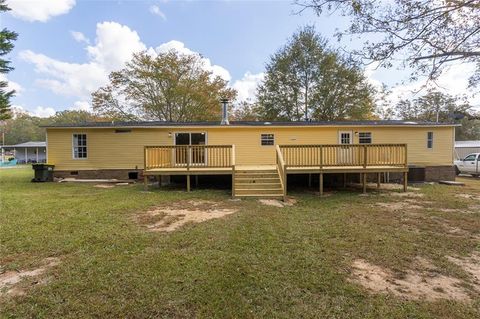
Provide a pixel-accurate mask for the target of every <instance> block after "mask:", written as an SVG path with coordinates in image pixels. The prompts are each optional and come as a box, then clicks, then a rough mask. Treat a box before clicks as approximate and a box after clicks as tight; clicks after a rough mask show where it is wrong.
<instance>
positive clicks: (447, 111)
mask: <svg viewBox="0 0 480 319" xmlns="http://www.w3.org/2000/svg"><path fill="white" fill-rule="evenodd" d="M396 112H397V116H398V117H399V118H401V119H403V120H415V121H427V122H455V123H457V124H461V126H460V127H456V129H455V130H456V131H455V137H456V140H469V139H473V140H476V139H480V121H478V114H477V113H476V112H475V110H474V109H473V107H472V106H471V105H470V104H469V103H468V102H467V101H466V100H463V99H461V98H459V97H455V96H451V95H448V94H445V93H441V92H438V91H434V90H431V91H429V92H427V93H426V94H425V95H423V96H420V97H418V98H416V99H414V100H400V101H399V102H398V103H397V105H396Z"/></svg>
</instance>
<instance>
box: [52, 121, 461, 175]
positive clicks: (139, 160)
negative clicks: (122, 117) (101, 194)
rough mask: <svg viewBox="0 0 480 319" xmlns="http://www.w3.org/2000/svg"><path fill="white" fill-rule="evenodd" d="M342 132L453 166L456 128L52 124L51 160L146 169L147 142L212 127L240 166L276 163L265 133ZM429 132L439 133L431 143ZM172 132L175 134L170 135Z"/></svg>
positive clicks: (317, 140)
mask: <svg viewBox="0 0 480 319" xmlns="http://www.w3.org/2000/svg"><path fill="white" fill-rule="evenodd" d="M340 131H351V132H352V133H353V137H354V141H353V142H354V143H358V135H357V134H355V133H356V132H372V143H375V144H379V143H407V145H408V161H409V164H410V165H416V166H451V165H453V139H454V137H453V133H454V128H453V127H376V126H371V127H273V126H272V127H265V126H262V127H205V128H193V129H190V128H132V129H131V132H129V133H115V129H113V128H97V129H91V128H90V129H51V128H50V129H48V130H47V134H48V146H47V147H48V152H47V154H48V162H49V163H52V164H55V169H56V170H60V171H61V170H99V169H127V170H135V169H143V147H144V146H145V145H173V144H174V136H175V133H176V132H206V133H207V144H210V145H231V144H235V148H236V164H237V165H264V164H274V163H275V147H274V146H262V145H261V143H260V135H261V134H262V133H271V134H274V135H275V144H280V145H281V144H337V143H338V134H339V132H340ZM427 132H434V142H433V148H432V149H428V148H427ZM74 133H85V134H87V148H88V158H87V159H73V157H72V134H74ZM169 133H171V134H169Z"/></svg>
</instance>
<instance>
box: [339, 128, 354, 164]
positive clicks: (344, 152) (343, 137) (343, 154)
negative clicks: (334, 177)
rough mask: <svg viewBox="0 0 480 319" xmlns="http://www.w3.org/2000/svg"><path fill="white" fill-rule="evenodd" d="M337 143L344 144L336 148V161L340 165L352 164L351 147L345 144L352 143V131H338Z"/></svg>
mask: <svg viewBox="0 0 480 319" xmlns="http://www.w3.org/2000/svg"><path fill="white" fill-rule="evenodd" d="M338 143H339V144H341V145H344V146H342V147H341V148H340V149H339V150H338V163H339V164H342V165H352V164H353V148H352V147H350V146H347V145H350V144H353V132H352V131H339V132H338Z"/></svg>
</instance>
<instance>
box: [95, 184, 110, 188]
mask: <svg viewBox="0 0 480 319" xmlns="http://www.w3.org/2000/svg"><path fill="white" fill-rule="evenodd" d="M93 187H96V188H114V187H115V185H112V184H97V185H94V186H93Z"/></svg>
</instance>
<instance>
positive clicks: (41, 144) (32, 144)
mask: <svg viewBox="0 0 480 319" xmlns="http://www.w3.org/2000/svg"><path fill="white" fill-rule="evenodd" d="M0 147H3V148H7V147H8V148H13V147H16V148H22V147H27V148H28V147H47V143H46V142H31V141H30V142H25V143H20V144H15V145H3V146H0Z"/></svg>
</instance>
